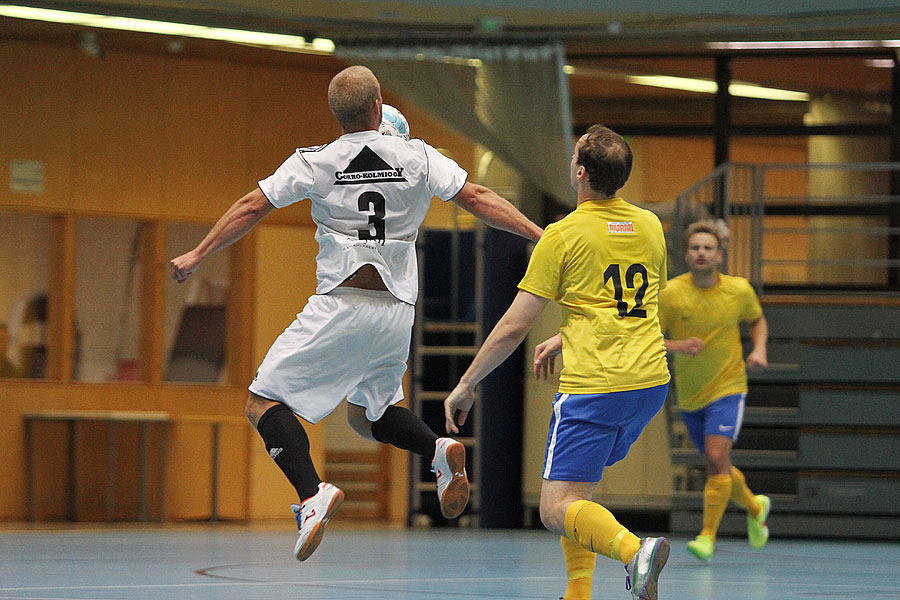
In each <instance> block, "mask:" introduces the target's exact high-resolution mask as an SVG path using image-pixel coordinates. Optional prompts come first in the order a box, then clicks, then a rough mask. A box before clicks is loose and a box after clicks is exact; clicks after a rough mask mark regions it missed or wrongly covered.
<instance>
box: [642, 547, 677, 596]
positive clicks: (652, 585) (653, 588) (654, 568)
mask: <svg viewBox="0 0 900 600" xmlns="http://www.w3.org/2000/svg"><path fill="white" fill-rule="evenodd" d="M668 560H669V540H667V539H666V538H661V539H660V541H659V544H657V547H656V550H655V551H654V552H653V558H652V559H650V577H648V578H647V584H646V585H645V586H644V589H643V590H641V593H640V594H638V595H637V596H635V597H636V598H640V600H657V599H658V598H659V573H660V571H662V570H663V567H665V566H666V561H668Z"/></svg>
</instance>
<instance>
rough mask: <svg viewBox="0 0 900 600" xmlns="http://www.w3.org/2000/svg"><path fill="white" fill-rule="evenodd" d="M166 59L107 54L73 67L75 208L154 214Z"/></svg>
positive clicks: (162, 166) (161, 166) (162, 172)
mask: <svg viewBox="0 0 900 600" xmlns="http://www.w3.org/2000/svg"><path fill="white" fill-rule="evenodd" d="M170 67H171V65H170V59H168V58H166V57H157V56H151V55H131V54H123V53H116V52H110V53H108V54H107V55H106V56H104V57H103V59H102V60H94V59H90V58H88V57H85V56H82V55H79V59H78V60H76V62H75V64H74V69H75V72H76V75H77V78H76V80H75V92H74V93H75V106H74V110H73V114H72V115H71V118H72V120H73V122H74V133H73V140H72V145H73V151H74V152H73V157H72V159H73V183H74V190H76V193H75V194H74V195H73V198H72V199H71V205H72V206H73V208H75V209H76V210H82V211H100V212H104V213H107V214H108V213H118V214H131V215H142V216H146V215H148V214H153V212H154V211H153V208H154V207H155V205H158V202H159V201H158V199H160V198H163V197H164V194H165V187H164V183H163V182H164V181H165V177H166V168H167V167H169V166H170V165H168V164H167V161H166V156H167V155H168V154H169V149H168V148H167V145H168V143H169V140H168V139H167V138H166V136H165V127H164V124H165V122H166V116H167V115H166V108H165V107H166V98H167V94H168V89H169V86H168V83H169V79H170V77H171V75H172V73H171V68H170Z"/></svg>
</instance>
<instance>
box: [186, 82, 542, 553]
mask: <svg viewBox="0 0 900 600" xmlns="http://www.w3.org/2000/svg"><path fill="white" fill-rule="evenodd" d="M328 103H329V106H330V108H331V111H332V113H333V114H334V115H335V118H336V119H337V121H338V123H339V124H340V126H341V130H342V133H343V135H341V137H340V138H338V139H337V140H335V141H333V142H331V143H329V144H326V145H324V146H320V147H316V148H304V149H300V150H298V151H297V152H296V153H294V154H293V155H292V156H290V157H289V158H288V159H287V160H286V161H285V162H284V163H283V164H282V165H281V166H280V167H279V168H278V169H277V170H276V171H275V173H274V174H273V175H271V176H270V177H268V178H266V179H264V180H262V181H260V182H259V187H258V188H257V189H255V190H253V191H252V192H250V193H249V194H247V195H246V196H244V197H243V198H241V199H240V200H238V201H237V202H236V203H235V204H234V205H232V207H231V208H229V210H228V211H227V212H226V213H225V214H224V215H223V216H222V217H221V218H220V219H219V221H218V222H217V223H216V224H215V226H213V228H212V230H211V231H210V232H209V234H207V236H206V237H205V238H204V239H203V240H202V241H201V242H200V243H199V244H198V245H197V247H196V248H194V249H193V250H191V251H190V252H188V253H186V254H184V255H182V256H179V257H177V258H175V259H173V260H172V261H171V266H172V273H173V277H174V278H175V279H176V280H177V281H179V282H182V281H184V280H186V279H187V278H188V277H189V276H190V275H191V273H193V272H194V271H195V270H196V269H197V268H198V267H199V265H200V263H201V262H202V261H203V260H204V259H205V258H206V257H208V256H209V255H211V254H212V253H214V252H216V251H217V250H220V249H221V248H223V247H225V246H227V245H229V244H231V243H233V242H235V241H236V240H238V239H240V238H241V237H242V236H243V235H245V234H246V233H247V232H249V231H250V230H251V229H252V228H253V227H254V226H255V225H256V224H257V223H259V222H260V221H261V220H262V219H263V218H264V217H265V216H266V215H268V214H269V213H270V212H272V211H273V210H275V209H276V208H280V207H283V206H288V205H289V204H292V203H294V202H298V201H301V200H304V199H306V198H309V200H310V201H311V214H312V218H313V220H314V221H315V223H316V226H317V229H316V240H317V242H318V243H319V253H318V255H317V257H316V275H317V282H318V285H317V288H316V294H315V295H314V296H312V297H310V298H309V300H308V302H307V304H306V306H305V307H304V308H303V311H302V312H301V313H300V314H299V315H297V319H296V320H295V321H294V322H293V323H292V324H291V325H290V326H289V327H288V328H287V329H285V331H284V332H283V333H282V334H281V335H280V336H279V337H278V339H277V340H276V341H275V342H274V344H273V345H272V347H271V348H270V349H269V352H268V353H267V354H266V357H265V359H263V362H262V364H261V365H260V367H259V370H258V372H257V375H256V377H255V378H254V381H253V383H252V384H251V385H250V396H249V398H248V399H247V404H246V407H245V413H246V415H247V418H248V419H249V420H250V422H251V423H252V424H253V425H254V426H255V427H256V429H257V431H258V432H259V434H260V436H261V437H262V439H263V441H264V442H265V445H266V449H267V451H268V452H269V455H270V456H271V457H272V459H273V460H274V461H275V463H276V464H277V465H278V467H279V468H280V469H281V470H282V471H283V472H284V474H285V476H286V477H287V478H288V480H289V481H290V482H291V484H292V485H293V486H294V488H295V489H296V490H297V494H298V496H299V498H300V500H301V502H300V504H295V505H292V509H293V511H294V513H295V514H296V518H297V525H298V528H299V537H298V540H297V543H296V545H295V547H294V555H295V556H296V557H297V559H298V560H306V559H307V558H308V557H309V556H310V555H311V554H312V553H313V551H314V550H315V549H316V547H318V545H319V542H320V541H321V539H322V534H323V532H324V527H325V525H326V523H327V522H328V520H329V519H330V518H331V517H332V515H334V513H335V512H336V511H337V509H338V507H339V506H340V504H341V502H342V501H343V497H344V494H343V491H341V490H340V489H339V488H337V487H335V486H334V485H331V484H329V483H325V482H322V481H321V479H320V478H319V476H318V474H317V473H316V469H315V466H314V465H313V463H312V459H311V458H310V454H309V438H308V437H307V435H306V432H305V430H304V429H303V426H302V425H301V423H300V421H298V420H297V419H296V418H295V416H294V415H295V414H296V415H299V416H300V417H302V418H303V419H305V420H306V421H309V422H310V423H315V422H316V421H318V420H319V419H321V418H323V417H325V416H326V415H328V414H329V413H330V412H331V411H332V410H334V408H335V407H336V406H337V405H338V404H339V403H340V402H341V401H342V400H343V399H344V398H346V399H347V401H348V407H347V415H348V420H349V422H350V425H351V426H352V427H353V428H354V430H355V431H357V433H359V434H360V435H362V436H363V437H366V438H368V439H373V440H376V441H379V442H382V443H387V444H392V445H394V446H397V447H399V448H403V449H405V450H409V451H411V452H415V453H417V454H420V455H422V456H424V457H426V458H427V459H431V460H432V467H433V469H434V470H435V473H436V475H437V490H438V496H439V499H440V506H441V512H442V513H443V515H444V516H445V517H447V518H454V517H456V516H458V515H459V514H460V513H462V511H463V510H464V509H465V505H466V503H467V501H468V495H469V484H468V479H467V478H466V472H465V448H464V447H463V445H462V444H461V443H459V442H457V441H455V440H453V439H451V438H438V436H437V435H436V434H435V433H434V432H433V431H432V430H431V429H430V428H429V427H428V426H427V425H426V424H425V423H424V422H423V421H422V420H421V419H420V418H419V417H418V416H416V415H415V414H413V413H412V412H410V411H409V410H407V409H406V408H403V407H400V406H396V403H397V402H399V401H400V400H401V399H402V398H403V395H402V393H403V391H402V385H401V384H402V378H403V374H404V373H405V371H406V361H407V357H408V354H409V343H410V336H411V330H412V323H413V310H414V309H413V305H414V304H415V301H416V296H417V293H418V290H417V281H418V276H417V269H416V258H415V241H416V237H417V235H418V228H419V226H420V225H421V224H422V221H423V219H424V218H425V213H426V212H427V210H428V206H429V204H430V202H431V199H432V198H433V197H435V196H436V197H438V198H440V199H442V200H452V201H453V202H455V203H457V204H458V205H459V206H461V207H462V208H464V209H466V210H468V211H469V212H471V213H473V214H474V215H475V216H477V217H478V218H480V219H481V220H483V221H484V222H486V223H487V224H489V225H491V226H493V227H497V228H500V229H503V230H506V231H510V232H513V233H517V234H519V235H522V236H523V237H526V238H528V239H530V240H533V241H536V240H537V239H538V238H539V237H540V235H541V229H540V227H538V226H537V225H535V224H534V223H532V222H531V221H530V220H528V219H527V218H526V217H525V216H524V215H523V214H522V213H521V212H519V211H518V210H517V209H516V208H515V207H514V206H512V205H511V204H510V203H509V202H507V201H506V200H504V199H503V198H501V197H500V196H498V195H497V194H496V193H494V192H493V191H491V190H489V189H488V188H486V187H483V186H480V185H477V184H473V183H471V182H467V181H466V172H465V171H464V170H463V169H461V168H460V167H459V166H458V165H457V164H456V163H455V162H453V161H452V160H450V159H448V158H446V157H444V156H442V155H441V154H440V153H439V152H437V151H436V150H435V149H434V148H432V147H431V146H429V145H428V144H426V143H425V142H423V141H421V140H409V141H407V140H403V139H401V138H398V137H387V136H382V135H381V134H379V133H378V128H379V125H380V123H381V113H382V111H381V107H382V100H381V88H380V85H379V83H378V80H377V79H376V78H375V75H374V74H373V73H372V72H371V71H370V70H369V69H367V68H365V67H361V66H354V67H349V68H347V69H344V70H343V71H341V72H340V73H338V74H337V75H335V77H334V78H333V79H332V81H331V83H330V85H329V86H328Z"/></svg>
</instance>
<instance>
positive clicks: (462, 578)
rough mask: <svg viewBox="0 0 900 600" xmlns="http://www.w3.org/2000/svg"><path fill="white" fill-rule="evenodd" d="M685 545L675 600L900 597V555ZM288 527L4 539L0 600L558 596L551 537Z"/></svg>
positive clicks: (17, 533)
mask: <svg viewBox="0 0 900 600" xmlns="http://www.w3.org/2000/svg"><path fill="white" fill-rule="evenodd" d="M686 541H687V540H686V539H683V538H681V539H679V538H676V539H672V542H673V551H672V554H671V557H670V558H669V562H668V565H667V566H666V569H665V570H664V571H663V577H662V578H661V580H660V592H661V594H660V598H661V599H662V600H729V599H732V598H733V599H741V600H762V599H779V600H781V599H786V598H801V599H808V598H826V599H836V598H852V599H858V598H900V544H898V543H884V542H882V543H865V542H841V541H820V540H815V541H813V540H785V539H773V540H772V541H771V542H770V543H769V546H767V547H766V548H765V549H764V550H762V551H754V550H751V549H750V547H749V546H748V545H747V543H746V542H745V541H743V540H738V539H725V540H721V541H720V544H719V548H718V549H717V553H716V556H715V558H714V560H713V562H712V563H711V564H709V565H704V564H701V563H699V562H698V561H697V560H696V559H695V558H693V557H692V556H690V555H689V554H687V552H686V551H685V550H684V544H685V543H686ZM293 544H294V535H293V534H292V532H291V531H290V529H289V524H287V526H286V527H285V528H284V530H279V531H273V530H264V531H261V530H259V529H258V528H246V527H236V526H233V525H219V526H167V527H161V528H146V527H144V528H128V527H124V526H123V527H112V528H99V527H98V528H84V527H79V528H70V529H47V528H46V527H42V528H29V529H25V528H19V529H16V528H10V527H7V528H6V529H5V530H2V531H0V599H10V598H15V599H17V600H23V599H28V600H38V599H40V600H45V599H58V598H77V599H78V600H100V599H102V600H108V599H120V598H121V599H129V600H136V599H143V598H154V599H176V598H177V599H191V600H194V599H207V598H208V599H217V600H218V599H222V600H231V599H235V600H237V599H240V600H249V599H257V598H259V599H265V600H279V599H282V598H285V599H287V598H290V599H291V600H300V599H302V600H312V599H320V598H321V599H328V600H341V599H345V598H346V599H351V598H352V599H354V600H356V599H360V598H363V599H367V600H371V599H389V600H424V599H437V598H442V599H457V598H458V599H466V600H470V599H471V600H474V599H478V598H490V599H494V600H496V599H499V598H542V599H547V600H549V599H554V600H555V599H556V598H559V596H560V595H561V594H562V592H563V588H564V585H565V580H564V570H563V563H562V555H561V552H560V549H559V543H558V538H557V537H555V536H554V535H552V534H550V533H548V532H545V531H540V530H516V531H508V530H463V529H431V530H424V529H414V530H400V531H398V530H371V529H367V530H362V531H354V530H349V529H343V528H339V527H336V526H334V525H332V526H330V528H329V531H328V533H327V534H326V536H325V538H324V540H323V542H322V545H321V546H320V547H319V549H318V550H317V551H316V553H315V554H314V555H313V556H312V557H311V558H310V559H309V560H308V561H307V562H305V563H298V562H296V561H295V560H294V559H293V557H292V556H291V552H290V551H291V548H292V547H293ZM630 598H631V596H630V594H629V593H628V592H626V591H625V575H624V570H623V569H622V567H621V566H620V565H619V564H617V563H614V562H613V561H610V560H606V559H603V558H598V560H597V569H596V571H595V578H594V599H595V600H601V599H622V600H629V599H630Z"/></svg>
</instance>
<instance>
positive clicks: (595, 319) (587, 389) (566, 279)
mask: <svg viewBox="0 0 900 600" xmlns="http://www.w3.org/2000/svg"><path fill="white" fill-rule="evenodd" d="M665 285H666V241H665V237H664V236H663V230H662V226H661V225H660V223H659V219H658V218H656V215H654V214H653V213H651V212H650V211H648V210H644V209H642V208H638V207H636V206H634V205H632V204H629V203H627V202H625V201H624V200H622V199H621V198H613V199H611V200H587V201H585V202H582V203H581V204H579V205H578V208H576V209H575V210H574V211H573V212H572V213H570V214H569V215H567V216H566V217H565V218H564V219H562V220H561V221H559V222H557V223H553V224H552V225H549V226H548V227H547V228H546V229H545V230H544V234H543V236H541V239H540V241H538V243H537V245H536V246H535V248H534V252H533V253H532V255H531V260H530V261H529V263H528V270H527V271H526V273H525V277H524V278H523V279H522V281H521V282H520V283H519V288H520V289H522V290H525V291H526V292H531V293H532V294H537V295H538V296H541V297H543V298H549V299H550V300H556V301H557V302H559V304H560V305H561V306H562V325H561V327H560V329H561V330H562V340H563V363H564V366H563V370H562V372H561V373H560V380H559V391H560V392H562V393H568V394H602V393H608V392H620V391H626V390H635V389H642V388H648V387H653V386H656V385H662V384H664V383H666V382H668V381H669V369H668V367H667V365H666V350H665V346H664V345H663V337H662V331H661V330H660V328H659V319H658V317H657V296H658V294H659V290H660V289H662V288H663V287H665Z"/></svg>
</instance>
